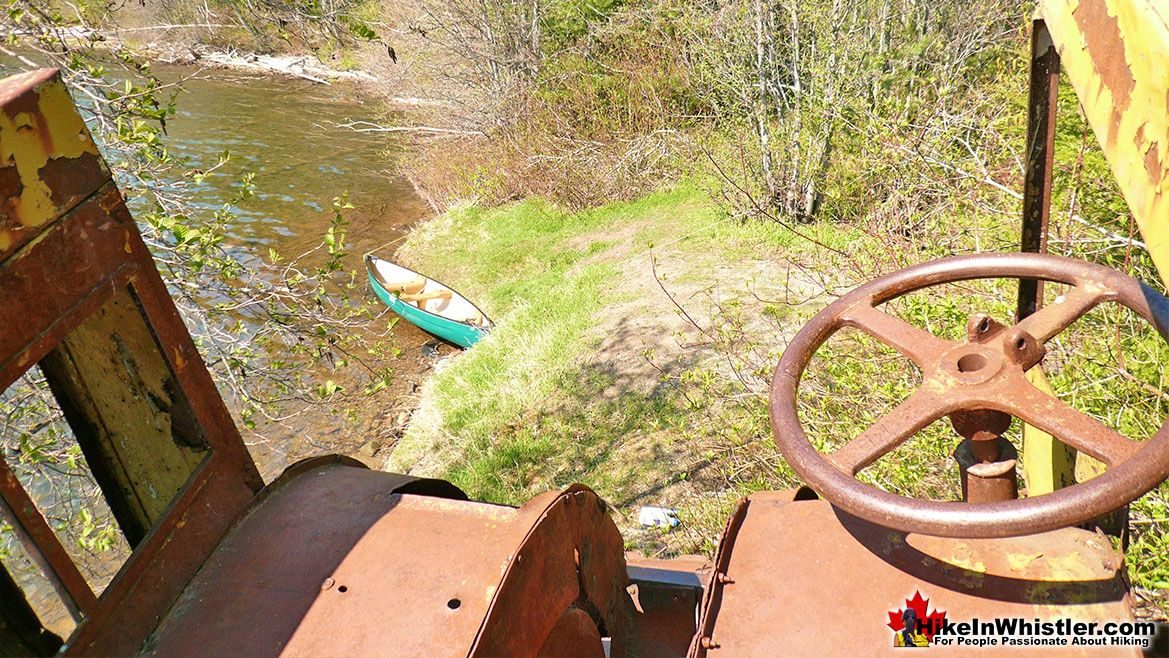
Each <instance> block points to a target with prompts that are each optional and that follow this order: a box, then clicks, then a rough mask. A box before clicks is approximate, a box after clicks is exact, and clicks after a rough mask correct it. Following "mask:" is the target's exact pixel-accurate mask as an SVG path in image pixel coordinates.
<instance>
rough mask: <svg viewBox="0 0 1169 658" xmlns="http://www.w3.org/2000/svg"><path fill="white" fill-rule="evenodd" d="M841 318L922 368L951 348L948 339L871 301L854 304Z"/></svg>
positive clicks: (928, 368)
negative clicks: (917, 325)
mask: <svg viewBox="0 0 1169 658" xmlns="http://www.w3.org/2000/svg"><path fill="white" fill-rule="evenodd" d="M843 321H844V324H845V325H847V326H850V327H855V328H856V329H860V330H861V331H863V332H865V333H866V334H868V335H870V336H872V337H873V338H876V339H877V340H879V341H881V342H882V343H884V344H886V345H888V346H890V347H892V348H894V349H896V350H897V351H898V352H901V353H902V354H904V355H905V356H906V357H907V358H909V359H911V360H912V361H913V362H914V363H916V364H917V367H919V368H921V369H922V370H923V371H929V370H930V369H932V368H933V366H934V364H935V362H936V361H937V359H938V356H939V355H941V354H943V353H944V352H946V351H947V350H949V349H950V348H951V347H953V346H952V345H951V344H950V342H949V341H947V340H945V339H943V338H938V337H937V336H935V335H933V334H931V333H930V332H928V331H926V330H925V329H922V328H920V327H916V326H914V325H912V324H910V323H908V322H906V321H905V320H902V319H901V318H898V317H895V316H893V315H889V314H888V313H886V312H884V311H881V310H878V309H877V308H875V307H874V306H872V305H871V304H865V303H860V304H857V305H856V306H853V307H852V308H850V309H849V310H848V311H846V312H845V314H844V316H843Z"/></svg>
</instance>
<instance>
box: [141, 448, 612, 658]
mask: <svg viewBox="0 0 1169 658" xmlns="http://www.w3.org/2000/svg"><path fill="white" fill-rule="evenodd" d="M401 482H402V480H401V479H400V476H394V475H392V474H388V473H379V472H374V471H369V470H366V469H363V468H352V467H350V466H347V465H345V464H340V463H322V464H319V465H316V466H315V467H311V468H305V469H301V470H300V471H299V472H298V473H296V474H293V475H292V476H290V477H288V478H284V479H283V480H282V481H281V482H280V483H279V486H276V487H274V488H272V490H271V491H268V490H266V491H265V494H263V498H262V499H260V500H259V502H258V503H257V504H256V505H255V506H254V507H253V508H251V509H250V510H249V511H248V512H247V514H246V515H245V516H244V517H243V518H242V519H241V521H240V523H239V524H238V525H237V526H236V527H235V528H234V529H233V531H232V532H231V533H230V534H229V535H228V536H227V537H226V538H225V539H224V541H223V544H222V545H221V546H220V547H219V549H218V550H217V551H216V552H215V554H214V555H213V556H212V557H211V558H210V559H209V560H208V562H207V564H206V565H205V567H204V568H203V570H202V571H200V573H199V574H198V576H197V577H196V578H195V579H194V581H193V582H192V583H191V586H190V587H189V588H188V589H187V590H186V591H185V592H184V593H183V596H182V597H181V598H180V599H179V600H178V602H177V603H176V604H175V606H174V608H173V609H172V610H171V611H170V613H169V614H168V615H167V618H166V619H165V620H164V621H163V622H162V623H161V624H160V625H159V626H158V629H157V631H156V632H155V634H154V635H153V637H152V638H151V639H150V641H149V642H148V644H147V645H146V646H145V647H144V650H145V653H147V654H150V655H160V656H163V655H165V656H185V655H249V656H275V655H288V656H297V655H304V656H320V655H401V656H467V655H516V656H522V655H528V656H533V655H536V652H537V651H538V650H539V649H540V647H541V646H544V643H545V641H549V637H548V636H549V635H550V633H551V632H552V630H553V629H554V628H555V627H556V626H557V624H559V623H560V622H561V620H562V617H563V616H564V615H565V612H566V611H567V610H569V609H570V608H578V609H581V610H586V611H588V612H590V614H595V615H596V618H594V620H593V623H594V624H597V625H598V627H600V626H602V625H603V626H604V627H605V628H606V629H607V630H608V631H610V632H613V633H616V634H617V637H618V638H620V637H621V635H620V633H622V632H624V631H623V628H625V627H624V626H623V624H625V623H626V622H625V621H624V620H623V619H622V618H621V617H620V615H621V614H626V613H631V612H632V610H631V604H630V603H629V602H628V597H627V596H626V598H625V603H624V605H625V606H629V608H628V609H626V608H623V607H622V604H621V601H620V596H621V595H625V585H626V583H627V581H626V580H625V579H624V578H625V571H624V562H623V555H622V553H621V548H622V545H621V542H620V537H619V535H618V533H617V530H616V528H615V527H614V526H613V525H612V521H611V520H609V519H608V517H607V515H606V514H605V513H604V510H603V507H602V506H601V504H600V501H599V500H598V499H597V498H596V496H595V494H593V493H592V492H590V491H588V490H586V489H583V488H573V489H570V490H568V491H566V492H564V493H554V492H553V493H549V494H546V495H544V496H540V497H538V498H536V499H534V500H533V501H531V502H529V503H528V504H527V505H524V506H523V507H521V508H519V509H514V508H511V507H504V506H499V505H490V504H485V503H474V502H468V501H463V500H451V499H444V498H434V497H429V496H419V495H413V494H402V493H400V492H399V491H398V490H397V489H396V487H397V486H399V485H400V483H401ZM614 542H615V543H614ZM574 551H575V552H574ZM577 556H579V568H578V567H577V565H576V561H577ZM614 570H615V571H614ZM258 620H262V622H263V623H257V621H258ZM598 621H599V622H602V623H599V624H598V623H597V622H598ZM567 628H568V629H569V630H571V629H572V628H576V629H578V630H579V628H580V627H579V625H572V624H567ZM565 632H568V631H565ZM627 646H628V644H627V643H624V642H622V641H615V643H614V653H613V655H614V656H621V655H629V654H627V653H622V651H623V650H624V649H623V648H622V647H627ZM473 647H474V649H473ZM493 652H494V653H493Z"/></svg>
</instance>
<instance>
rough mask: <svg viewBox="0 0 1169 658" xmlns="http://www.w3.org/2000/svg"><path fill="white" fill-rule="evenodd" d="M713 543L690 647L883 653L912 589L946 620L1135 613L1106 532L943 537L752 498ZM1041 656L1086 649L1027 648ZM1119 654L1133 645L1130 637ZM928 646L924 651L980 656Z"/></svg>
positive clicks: (726, 651)
mask: <svg viewBox="0 0 1169 658" xmlns="http://www.w3.org/2000/svg"><path fill="white" fill-rule="evenodd" d="M748 501H749V502H748V503H746V504H744V505H743V506H742V507H741V508H740V511H739V512H737V513H736V514H737V515H739V514H741V515H742V517H743V518H742V519H741V522H740V523H738V525H737V528H736V532H735V533H733V534H728V535H727V536H726V537H724V539H723V542H722V543H721V544H720V546H719V558H718V564H717V566H716V568H717V570H718V571H717V574H719V577H717V578H716V579H715V580H713V581H712V583H711V595H710V596H709V597H708V602H709V603H710V605H709V606H708V607H707V608H706V610H705V613H704V616H703V619H702V622H701V628H702V630H701V634H700V636H699V637H698V638H696V640H695V643H694V645H693V647H692V650H691V654H690V655H691V656H694V657H696V658H697V657H706V658H719V657H720V656H728V657H729V656H872V655H886V653H887V652H888V651H889V650H890V649H891V648H892V646H893V632H892V630H891V629H890V628H889V627H888V626H887V625H886V624H887V622H888V621H889V617H888V612H889V611H895V610H897V609H898V608H899V607H900V606H904V605H905V600H906V599H909V598H911V597H912V596H913V595H914V594H915V592H920V593H921V595H922V596H924V597H925V598H928V599H929V600H930V603H931V605H932V606H935V607H936V608H937V609H941V610H945V611H946V613H947V615H948V618H949V619H950V620H952V621H963V620H970V619H973V618H978V619H983V620H986V619H993V618H996V617H1020V618H1023V619H1027V620H1032V619H1036V618H1038V619H1061V618H1070V619H1075V620H1077V621H1080V620H1082V621H1116V620H1124V619H1132V608H1131V606H1130V603H1129V600H1128V597H1127V587H1126V584H1125V577H1124V574H1123V570H1122V564H1123V560H1122V557H1121V556H1120V554H1119V553H1118V552H1116V551H1115V550H1114V549H1113V548H1112V544H1111V542H1109V540H1108V538H1107V537H1104V536H1102V535H1099V534H1095V533H1090V532H1087V531H1085V530H1079V529H1075V528H1064V529H1062V530H1057V531H1054V532H1048V533H1043V534H1039V535H1031V536H1026V537H1017V538H1011V539H983V540H973V539H945V538H939V537H929V536H925V535H914V534H906V533H903V532H898V531H895V530H890V529H888V528H883V527H881V526H878V525H876V524H873V523H869V522H867V521H863V520H861V519H858V518H856V517H853V516H850V515H848V514H846V513H844V512H842V511H839V510H837V509H836V508H833V507H832V506H831V505H830V504H829V503H828V502H827V501H798V502H787V501H783V500H776V499H768V497H766V496H751V497H750V498H749V499H748ZM1027 649H1028V652H1029V653H1028V655H1030V652H1031V651H1032V650H1033V651H1034V653H1035V655H1041V656H1053V655H1058V656H1077V655H1097V654H1098V653H1099V650H1098V649H1097V648H1095V647H1027ZM1113 649H1117V650H1118V651H1117V655H1136V656H1139V655H1140V649H1139V648H1135V647H1130V648H1127V649H1126V648H1123V647H1113ZM985 652H986V649H985V648H976V647H961V648H956V649H955V648H950V647H937V646H934V647H931V648H930V654H931V655H933V654H934V653H937V654H938V655H946V656H973V655H984V654H985Z"/></svg>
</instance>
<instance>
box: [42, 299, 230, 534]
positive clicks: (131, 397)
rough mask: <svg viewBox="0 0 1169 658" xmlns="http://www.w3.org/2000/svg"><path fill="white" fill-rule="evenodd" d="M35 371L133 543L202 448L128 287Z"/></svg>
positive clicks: (184, 479)
mask: <svg viewBox="0 0 1169 658" xmlns="http://www.w3.org/2000/svg"><path fill="white" fill-rule="evenodd" d="M40 366H41V371H42V372H43V373H44V375H45V379H46V380H47V381H48V383H49V385H50V387H51V388H52V390H53V394H54V395H55V396H56V398H57V400H58V401H59V402H60V404H61V409H62V411H63V412H64V414H65V417H66V419H67V420H68V421H69V425H70V427H72V428H73V433H74V434H75V435H76V436H77V442H78V444H79V445H80V446H81V447H82V451H83V452H84V453H85V458H86V462H87V463H88V464H89V465H90V467H91V468H92V469H93V472H94V476H95V477H96V479H97V482H98V484H99V485H101V488H102V491H104V492H106V493H107V500H108V501H109V503H110V509H111V510H112V511H113V513H114V517H115V518H116V519H117V520H118V524H119V525H120V526H121V529H122V533H123V534H124V535H125V536H126V540H127V541H128V542H129V543H130V546H137V545H138V543H139V542H140V541H141V540H142V538H143V537H144V536H146V533H147V532H149V531H150V528H151V527H152V526H153V525H154V524H155V523H156V522H157V521H158V520H159V519H161V518H162V515H163V513H164V512H165V511H166V508H167V506H169V505H170V502H171V501H172V500H173V499H174V497H175V495H176V494H177V493H178V492H179V490H180V489H181V488H182V487H183V485H184V484H186V482H187V480H188V479H189V478H190V477H191V474H192V473H193V472H194V470H195V468H196V467H197V466H198V465H199V463H200V462H202V461H203V459H205V458H206V457H207V456H208V450H209V445H208V443H207V438H206V437H205V436H204V435H203V430H202V428H201V427H200V426H199V424H198V423H197V422H196V421H195V418H194V415H193V414H192V413H191V409H190V406H189V405H188V404H187V400H186V396H184V395H183V393H182V390H181V389H180V388H179V387H178V385H177V384H176V383H175V381H174V378H173V375H172V374H171V372H170V369H169V368H168V367H167V364H166V361H165V359H164V357H163V356H162V353H161V348H160V346H158V345H157V344H156V342H155V339H154V336H153V335H152V333H151V331H150V328H149V327H148V326H147V325H146V322H145V319H144V318H143V317H142V315H141V313H140V312H139V309H138V304H137V300H136V299H135V298H134V296H133V293H132V289H131V288H128V287H127V288H122V289H119V290H118V291H117V293H115V295H114V297H113V298H112V299H110V300H109V301H108V302H106V303H105V304H104V305H102V307H101V308H99V309H98V311H97V312H96V313H94V314H93V315H92V316H91V317H90V318H89V319H87V320H86V321H85V322H83V323H82V324H81V325H80V326H78V327H77V328H76V329H74V330H73V331H72V332H71V333H70V334H69V336H67V337H66V338H65V339H64V340H63V341H62V342H61V344H60V345H58V346H57V347H56V348H55V349H54V350H53V351H52V352H50V353H49V354H48V355H46V356H45V358H43V359H41V362H40Z"/></svg>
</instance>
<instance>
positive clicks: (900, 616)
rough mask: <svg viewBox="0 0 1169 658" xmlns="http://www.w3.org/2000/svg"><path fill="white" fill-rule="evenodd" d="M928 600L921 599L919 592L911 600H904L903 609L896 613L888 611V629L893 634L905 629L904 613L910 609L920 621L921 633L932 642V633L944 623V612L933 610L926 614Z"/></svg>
mask: <svg viewBox="0 0 1169 658" xmlns="http://www.w3.org/2000/svg"><path fill="white" fill-rule="evenodd" d="M929 604H930V600H929V599H925V598H922V596H921V592H914V593H913V598H912V599H905V607H904V608H898V609H897V611H896V612H892V611H890V612H889V613H888V614H889V624H888V626H889V628H892V629H893V632H895V633H896V632H900V631H901V630H902V629H904V628H905V616H904V615H905V611H906V610H907V609H912V610H913V611H914V612H915V613H916V614H917V618H918V620H920V621H921V633H922V635H925V636H926V638H927V639H929V640H930V641H933V639H934V633H936V632H937V631H938V630H940V629H941V628H942V624H944V623H945V621H946V612H945V611H944V610H936V609H935V610H934V611H933V612H929V613H928V614H927V610H928V609H929Z"/></svg>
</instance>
